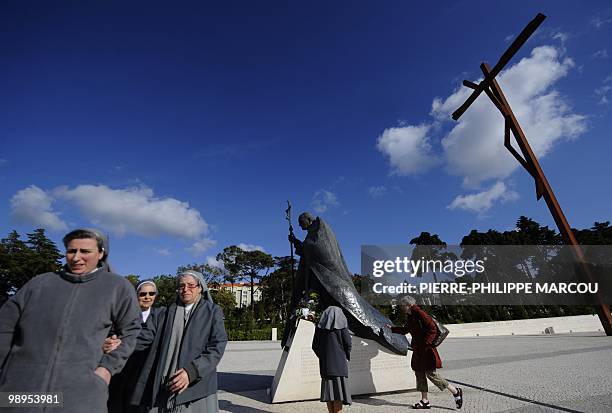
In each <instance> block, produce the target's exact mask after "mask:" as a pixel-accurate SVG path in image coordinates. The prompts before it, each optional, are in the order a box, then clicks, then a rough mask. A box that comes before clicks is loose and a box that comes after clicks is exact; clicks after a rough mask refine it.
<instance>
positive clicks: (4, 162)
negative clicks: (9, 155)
mask: <svg viewBox="0 0 612 413" xmlns="http://www.w3.org/2000/svg"><path fill="white" fill-rule="evenodd" d="M7 162H8V161H7V160H6V159H0V166H4V165H5V164H6V163H7Z"/></svg>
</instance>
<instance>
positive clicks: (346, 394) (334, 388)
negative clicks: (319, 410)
mask: <svg viewBox="0 0 612 413" xmlns="http://www.w3.org/2000/svg"><path fill="white" fill-rule="evenodd" d="M336 400H339V401H341V402H342V404H351V403H353V400H352V399H351V391H350V389H349V383H348V378H347V377H338V376H331V377H327V378H325V379H321V401H322V402H332V401H336Z"/></svg>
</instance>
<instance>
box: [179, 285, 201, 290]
mask: <svg viewBox="0 0 612 413" xmlns="http://www.w3.org/2000/svg"><path fill="white" fill-rule="evenodd" d="M199 286H200V285H199V284H179V285H178V288H177V290H179V291H180V290H185V289H189V290H193V289H194V288H198V287H199Z"/></svg>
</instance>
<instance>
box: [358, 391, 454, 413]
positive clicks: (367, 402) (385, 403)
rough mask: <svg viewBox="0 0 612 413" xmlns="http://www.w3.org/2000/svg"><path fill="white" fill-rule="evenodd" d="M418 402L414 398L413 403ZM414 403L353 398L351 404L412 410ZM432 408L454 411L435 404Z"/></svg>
mask: <svg viewBox="0 0 612 413" xmlns="http://www.w3.org/2000/svg"><path fill="white" fill-rule="evenodd" d="M416 395H417V393H415V396H416ZM418 401H419V396H416V398H415V400H414V403H416V402H418ZM414 403H409V404H406V403H393V402H390V401H388V400H382V399H375V398H373V397H371V396H355V397H353V404H365V405H368V406H396V407H403V408H405V409H412V405H413V404H414ZM431 407H432V408H434V409H440V410H450V411H455V409H451V408H448V407H444V406H438V405H435V404H432V405H431Z"/></svg>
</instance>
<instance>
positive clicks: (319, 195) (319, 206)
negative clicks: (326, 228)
mask: <svg viewBox="0 0 612 413" xmlns="http://www.w3.org/2000/svg"><path fill="white" fill-rule="evenodd" d="M338 205H340V203H339V202H338V197H337V196H336V194H335V193H333V192H331V191H326V190H325V189H321V190H319V191H317V192H315V194H314V196H313V197H312V201H311V202H310V206H312V209H314V210H315V212H316V213H318V214H322V213H324V212H325V211H327V210H328V209H330V208H333V207H337V206H338Z"/></svg>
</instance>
